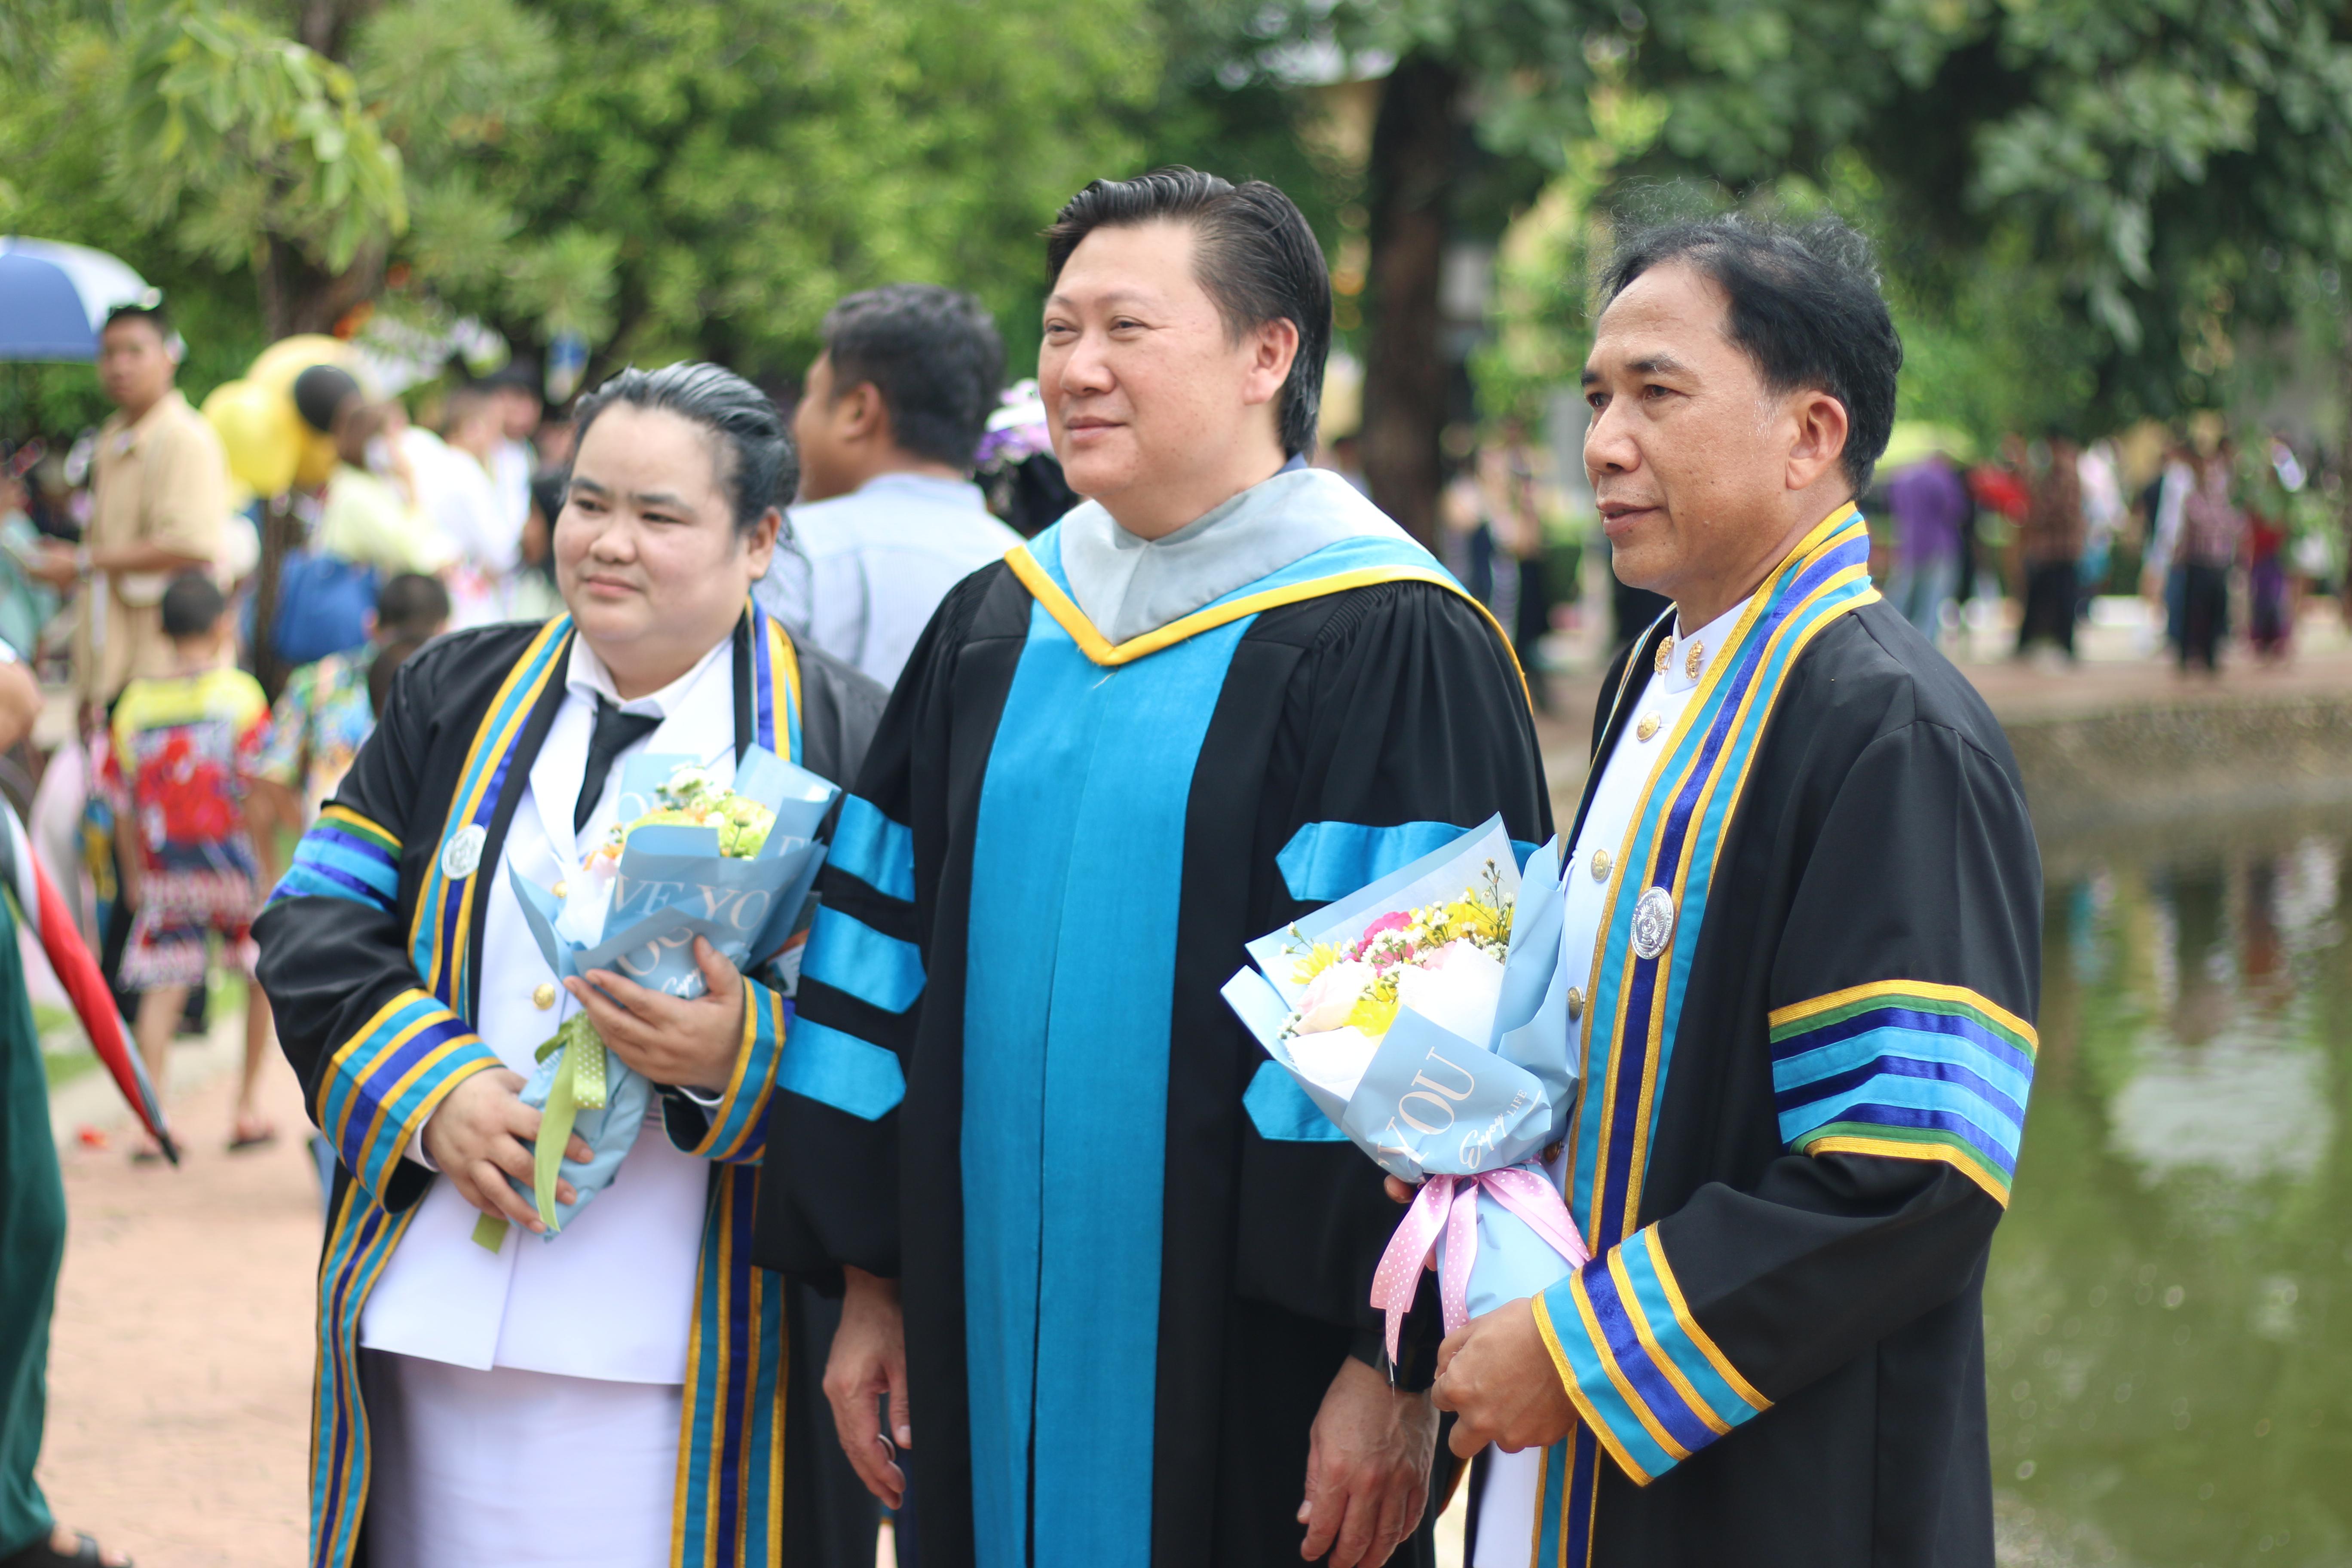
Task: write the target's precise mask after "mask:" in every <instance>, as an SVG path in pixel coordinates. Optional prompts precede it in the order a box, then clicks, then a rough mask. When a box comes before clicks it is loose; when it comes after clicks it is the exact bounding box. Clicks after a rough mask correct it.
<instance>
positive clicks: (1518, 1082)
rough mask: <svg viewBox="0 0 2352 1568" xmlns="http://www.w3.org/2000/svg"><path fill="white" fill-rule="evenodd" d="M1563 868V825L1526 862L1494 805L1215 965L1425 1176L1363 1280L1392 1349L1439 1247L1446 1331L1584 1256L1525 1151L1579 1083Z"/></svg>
mask: <svg viewBox="0 0 2352 1568" xmlns="http://www.w3.org/2000/svg"><path fill="white" fill-rule="evenodd" d="M1559 877H1560V869H1559V841H1558V840H1557V839H1555V840H1553V842H1551V843H1550V844H1548V845H1546V846H1544V847H1542V848H1540V849H1538V850H1537V851H1536V852H1535V854H1534V855H1533V856H1532V857H1531V858H1529V859H1528V864H1527V868H1526V870H1525V872H1524V874H1523V873H1522V871H1521V868H1520V866H1519V862H1518V858H1517V855H1516V854H1515V853H1514V851H1513V849H1512V847H1511V842H1510V837H1509V836H1508V835H1507V833H1505V831H1504V830H1503V826H1502V822H1501V819H1500V818H1496V819H1495V820H1493V821H1490V822H1488V823H1487V824H1486V826H1483V827H1480V828H1477V829H1475V830H1473V831H1471V832H1469V833H1465V834H1464V835H1463V836H1462V837H1460V838H1459V839H1456V840H1455V841H1454V843H1452V844H1449V845H1447V846H1445V847H1443V848H1440V849H1438V850H1436V851H1434V852H1433V853H1432V854H1429V855H1427V856H1424V857H1423V858H1421V859H1419V860H1416V861H1414V862H1413V863H1412V865H1409V866H1406V867H1404V868H1402V869H1400V870H1398V871H1396V872H1394V873H1392V874H1391V875H1390V876H1387V877H1384V878H1382V879H1380V880H1379V881H1377V882H1374V883H1373V884H1372V885H1371V886H1370V887H1368V888H1366V889H1363V890H1362V891H1361V892H1359V893H1357V894H1355V895H1353V896H1352V897H1350V898H1347V899H1342V900H1339V902H1338V903H1335V904H1330V905H1327V906H1326V907H1325V908H1323V909H1321V910H1318V911H1316V912H1315V913H1314V914H1312V915H1310V916H1307V918H1306V919H1304V920H1300V921H1296V922H1294V923H1292V924H1291V925H1289V926H1287V927H1285V928H1284V929H1283V930H1281V931H1274V932H1270V933H1268V934H1267V935H1265V936H1263V937H1260V938H1259V939H1258V940H1257V941H1255V942H1251V943H1249V944H1248V951H1249V953H1250V956H1251V958H1252V959H1253V960H1254V961H1255V964H1256V967H1255V968H1244V969H1243V970H1241V971H1240V972H1239V973H1235V974H1234V977H1233V978H1232V979H1231V980H1230V981H1228V982H1226V984H1225V987H1224V996H1225V1000H1226V1002H1227V1004H1228V1005H1231V1006H1232V1007H1233V1009H1234V1012H1235V1013H1236V1014H1238V1015H1239V1016H1240V1017H1241V1019H1242V1022H1243V1023H1244V1025H1245V1026H1248V1028H1249V1030H1250V1032H1251V1033H1252V1034H1254V1035H1255V1036H1256V1037H1257V1039H1258V1043H1259V1044H1261V1045H1263V1046H1264V1047H1265V1050H1266V1054H1267V1055H1268V1056H1270V1057H1272V1058H1274V1060H1275V1062H1276V1064H1277V1065H1278V1066H1279V1067H1281V1068H1282V1069H1283V1070H1284V1071H1285V1072H1286V1073H1287V1074H1289V1075H1290V1077H1291V1078H1292V1079H1293V1080H1295V1081H1296V1082H1297V1085H1298V1087H1299V1088H1300V1089H1303V1090H1305V1091H1306V1093H1307V1098H1308V1099H1310V1100H1313V1101H1314V1102H1315V1103H1316V1105H1317V1106H1318V1107H1319V1108H1320V1109H1321V1110H1322V1111H1323V1113H1324V1114H1325V1115H1326V1116H1328V1117H1329V1118H1330V1119H1331V1121H1333V1122H1334V1123H1335V1124H1337V1125H1338V1127H1339V1130H1340V1131H1342V1132H1344V1133H1346V1134H1347V1135H1348V1137H1349V1140H1350V1141H1351V1142H1354V1143H1355V1144H1356V1146H1357V1147H1358V1148H1360V1149H1361V1150H1363V1151H1364V1152H1366V1153H1367V1154H1369V1155H1370V1156H1371V1157H1372V1159H1373V1160H1374V1161H1375V1162H1376V1163H1378V1164H1379V1165H1380V1166H1381V1169H1383V1170H1385V1171H1387V1172H1389V1173H1391V1174H1392V1175H1395V1176H1399V1177H1402V1179H1404V1180H1405V1181H1408V1182H1414V1183H1419V1184H1421V1191H1420V1193H1419V1194H1418V1195H1417V1196H1416V1197H1415V1198H1414V1200H1413V1205H1412V1208H1411V1209H1410V1210H1408V1211H1407V1213H1406V1215H1405V1218H1404V1220H1403V1222H1402V1224H1401V1225H1399V1226H1398V1227H1397V1234H1396V1236H1395V1237H1394V1239H1393V1240H1391V1242H1390V1244H1389V1248H1388V1252H1387V1254H1386V1255H1385V1256H1384V1257H1383V1258H1381V1266H1380V1270H1379V1273H1378V1275H1377V1276H1376V1278H1375V1279H1374V1282H1373V1287H1372V1301H1373V1304H1374V1305H1376V1306H1379V1307H1381V1309H1383V1310H1384V1311H1385V1312H1386V1313H1387V1316H1388V1341H1389V1353H1390V1355H1391V1357H1393V1356H1394V1355H1395V1354H1396V1352H1397V1332H1398V1328H1399V1326H1400V1324H1401V1323H1402V1321H1403V1317H1404V1313H1405V1312H1406V1310H1409V1309H1410V1308H1411V1307H1412V1297H1413V1291H1414V1289H1416V1288H1417V1286H1418V1284H1419V1282H1420V1275H1421V1270H1422V1266H1423V1262H1424V1261H1425V1260H1426V1259H1427V1258H1429V1256H1430V1255H1431V1253H1432V1252H1433V1251H1434V1253H1435V1254H1436V1257H1437V1265H1438V1284H1439V1295H1440V1300H1441V1302H1442V1304H1443V1307H1444V1319H1445V1326H1446V1330H1447V1331H1448V1332H1451V1331H1453V1330H1454V1329H1457V1328H1459V1327H1460V1326H1461V1325H1462V1324H1463V1322H1465V1321H1467V1320H1468V1319H1469V1318H1471V1317H1475V1316H1476V1315H1478V1314H1479V1313H1482V1312H1487V1311H1491V1310H1494V1309H1495V1308H1496V1307H1498V1306H1500V1305H1502V1304H1503V1303H1504V1302H1506V1301H1509V1300H1516V1299H1517V1298H1518V1297H1521V1296H1528V1295H1532V1294H1534V1293H1535V1292H1537V1291H1538V1290H1541V1289H1545V1288H1546V1287H1548V1286H1549V1285H1551V1284H1552V1283H1553V1282H1555V1281H1556V1280H1558V1279H1559V1278H1560V1276H1561V1275H1562V1274H1564V1273H1566V1272H1567V1271H1568V1270H1569V1269H1570V1268H1575V1267H1576V1266H1578V1265H1579V1264H1581V1263H1582V1262H1583V1261H1584V1260H1585V1258H1587V1257H1588V1256H1589V1253H1588V1251H1587V1249H1586V1247H1585V1246H1584V1243H1583V1241H1582V1239H1581V1238H1580V1237H1578V1235H1577V1233H1576V1226H1575V1225H1574V1223H1573V1222H1572V1221H1571V1220H1570V1218H1569V1215H1568V1211H1567V1208H1566V1206H1565V1205H1563V1204H1562V1203H1561V1202H1560V1197H1559V1190H1558V1189H1557V1188H1555V1187H1554V1186H1553V1185H1552V1184H1551V1181H1550V1179H1549V1177H1548V1176H1547V1175H1546V1174H1545V1173H1544V1171H1543V1168H1542V1164H1541V1162H1540V1161H1539V1160H1538V1158H1537V1156H1538V1154H1539V1153H1540V1152H1541V1151H1543V1150H1544V1149H1545V1148H1546V1147H1547V1146H1549V1145H1551V1144H1554V1143H1557V1142H1559V1140H1560V1139H1561V1138H1562V1137H1563V1136H1565V1134H1566V1132H1567V1130H1568V1125H1569V1119H1570V1114H1571V1112H1572V1110H1574V1106H1575V1095H1576V1083H1577V1067H1576V1058H1575V1055H1574V1053H1573V1051H1572V1050H1571V1048H1570V1035H1569V1026H1568V1005H1567V993H1568V986H1569V980H1570V973H1571V972H1570V969H1569V967H1568V966H1567V965H1566V964H1564V963H1562V962H1561V957H1562V955H1561V952H1560V941H1561V930H1560V925H1561V910H1560V898H1559ZM1481 1194H1484V1195H1485V1196H1486V1197H1488V1198H1491V1199H1493V1200H1494V1201H1493V1202H1492V1203H1487V1204H1481V1203H1480V1202H1479V1198H1480V1196H1481Z"/></svg>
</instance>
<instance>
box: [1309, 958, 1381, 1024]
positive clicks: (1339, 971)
mask: <svg viewBox="0 0 2352 1568" xmlns="http://www.w3.org/2000/svg"><path fill="white" fill-rule="evenodd" d="M1375 978H1376V975H1375V973H1374V971H1373V969H1372V966H1371V965H1370V964H1369V963H1347V962H1342V963H1334V964H1330V965H1328V967H1326V968H1325V969H1324V971H1323V972H1322V973H1320V974H1318V975H1317V976H1316V977H1315V978H1314V979H1312V980H1310V981H1308V982H1307V990H1306V992H1305V994H1302V995H1301V996H1300V997H1299V999H1298V1023H1297V1029H1298V1032H1299V1033H1301V1034H1320V1033H1322V1032H1323V1031H1324V1030H1326V1029H1336V1028H1338V1027H1339V1026H1340V1025H1342V1024H1344V1023H1346V1022H1347V1021H1348V1015H1349V1013H1350V1012H1352V1011H1354V1009H1355V1005H1356V1004H1357V1002H1358V1001H1359V1000H1360V999H1361V998H1362V996H1363V994H1364V993H1365V992H1366V991H1369V990H1370V989H1371V985H1372V981H1373V980H1374V979H1375Z"/></svg>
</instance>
